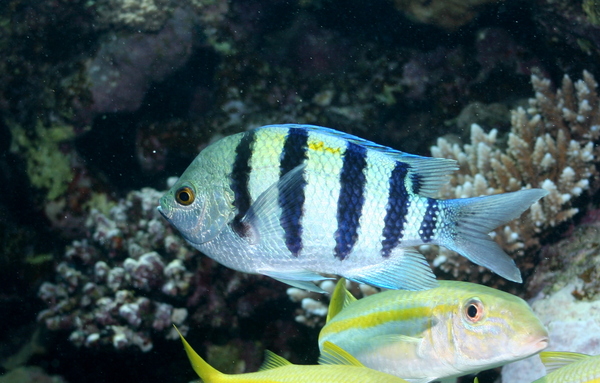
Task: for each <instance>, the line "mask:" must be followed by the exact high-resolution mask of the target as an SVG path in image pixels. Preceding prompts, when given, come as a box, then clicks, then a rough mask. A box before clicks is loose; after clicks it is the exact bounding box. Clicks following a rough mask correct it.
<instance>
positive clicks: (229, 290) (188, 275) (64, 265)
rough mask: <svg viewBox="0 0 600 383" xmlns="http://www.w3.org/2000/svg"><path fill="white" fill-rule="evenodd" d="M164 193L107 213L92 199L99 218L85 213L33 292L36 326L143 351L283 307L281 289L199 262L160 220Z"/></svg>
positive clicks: (81, 341) (94, 343)
mask: <svg viewBox="0 0 600 383" xmlns="http://www.w3.org/2000/svg"><path fill="white" fill-rule="evenodd" d="M163 194H164V193H163V192H159V191H156V190H154V189H150V188H145V189H142V190H138V191H133V192H130V193H129V194H128V195H127V197H126V198H125V199H121V200H119V201H118V202H117V203H116V204H115V205H112V207H110V206H111V204H107V203H106V201H104V200H102V199H98V200H97V201H99V203H100V205H99V207H101V208H103V209H105V212H104V213H103V212H101V211H100V210H98V209H92V210H91V212H90V213H89V215H88V218H87V221H86V224H85V226H86V231H87V235H85V236H84V237H83V238H80V239H77V240H74V241H72V242H71V244H70V246H68V247H67V249H66V251H65V252H64V254H63V255H62V257H61V260H60V262H59V263H58V265H57V266H56V277H55V280H54V281H47V282H44V283H43V284H42V285H41V286H40V288H39V291H38V296H39V298H41V299H42V300H43V301H44V302H45V303H46V304H47V306H48V308H47V309H46V310H44V311H42V312H40V313H39V315H38V320H39V321H41V322H43V323H44V324H45V325H46V326H47V327H48V328H49V329H51V330H68V331H70V332H71V333H70V336H69V339H70V340H71V341H72V342H73V343H74V344H76V345H78V346H85V347H107V346H112V347H114V348H115V349H123V348H128V347H137V348H139V349H140V350H141V351H148V350H150V349H151V348H152V347H153V343H154V342H153V340H154V339H157V338H167V339H175V332H174V330H173V328H172V324H173V323H175V324H177V326H178V327H179V329H180V330H182V331H185V332H187V330H188V328H189V326H190V325H191V324H192V323H193V324H195V325H196V326H194V327H195V328H204V329H207V330H210V331H214V330H215V329H224V330H226V331H231V332H235V331H238V330H239V328H240V326H242V325H243V323H244V321H248V322H252V321H259V319H257V318H256V316H260V315H262V314H261V310H263V309H264V306H265V305H267V306H268V305H270V304H272V302H273V301H274V300H285V298H284V294H285V293H284V291H283V289H282V285H281V283H280V282H277V281H275V280H272V279H270V278H267V277H262V276H253V275H249V274H242V273H238V272H236V271H233V270H231V269H227V268H225V267H224V266H221V265H218V264H216V263H215V262H214V261H212V260H211V259H209V258H206V257H202V256H200V255H199V254H198V253H197V252H196V250H194V249H193V248H192V247H191V246H190V245H188V244H187V242H185V240H184V239H183V238H182V237H181V236H180V235H179V234H177V233H174V231H173V229H172V227H171V226H170V225H169V224H168V223H167V222H166V221H165V220H164V219H163V218H162V216H160V214H159V213H158V210H157V209H156V204H157V201H158V199H159V198H160V197H161V196H162V195H163ZM107 208H109V210H108V211H107V212H106V209H107ZM290 320H291V318H290ZM265 326H268V324H266V323H265ZM282 343H285V342H282ZM259 354H260V353H258V354H256V355H254V354H253V355H252V357H258V355H259ZM247 357H248V360H247V361H248V362H249V363H251V364H252V365H254V362H256V361H254V360H250V359H249V358H250V356H247Z"/></svg>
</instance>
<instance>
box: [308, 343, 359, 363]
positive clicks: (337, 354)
mask: <svg viewBox="0 0 600 383" xmlns="http://www.w3.org/2000/svg"><path fill="white" fill-rule="evenodd" d="M319 364H324V365H327V364H330V365H344V366H355V367H365V366H364V365H363V364H362V363H361V362H359V361H358V360H357V359H356V358H355V357H353V356H352V355H350V354H349V353H348V352H347V351H346V350H344V349H343V348H341V347H339V346H337V345H335V344H333V343H331V342H329V341H327V342H325V343H323V350H322V351H321V355H320V356H319Z"/></svg>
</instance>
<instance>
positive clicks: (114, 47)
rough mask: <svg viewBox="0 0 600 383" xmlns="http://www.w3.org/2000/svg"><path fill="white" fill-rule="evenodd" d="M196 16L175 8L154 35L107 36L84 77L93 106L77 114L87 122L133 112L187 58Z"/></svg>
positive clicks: (90, 61) (115, 34) (192, 41)
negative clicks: (106, 115) (156, 85)
mask: <svg viewBox="0 0 600 383" xmlns="http://www.w3.org/2000/svg"><path fill="white" fill-rule="evenodd" d="M194 23H195V15H194V14H192V13H189V12H186V11H185V10H183V9H181V8H178V9H176V10H175V11H174V12H173V14H172V15H171V17H170V18H169V20H168V21H166V22H165V25H164V26H163V27H162V28H161V30H160V31H158V32H157V33H137V32H136V33H129V34H125V35H122V34H117V33H109V34H107V35H106V36H104V38H103V39H102V43H101V45H100V48H99V49H98V51H97V52H96V54H95V56H94V57H93V58H92V59H91V60H89V61H88V62H87V63H86V69H85V74H86V78H87V79H88V82H89V90H90V92H91V96H92V102H93V104H92V105H91V106H90V107H89V109H88V108H83V109H80V110H79V111H78V114H79V118H81V119H82V120H84V121H90V120H91V119H92V118H93V117H94V116H95V115H97V114H100V113H114V112H123V111H129V112H133V111H136V110H137V109H138V108H139V107H140V105H141V102H142V99H143V98H144V96H145V94H146V92H147V91H148V89H149V88H150V85H151V84H152V82H158V81H161V80H163V79H164V78H165V77H166V76H167V75H168V74H170V73H172V72H173V71H175V70H177V69H179V68H180V67H181V66H182V65H184V64H185V63H186V61H187V60H188V58H189V57H190V54H191V50H192V46H193V44H194V32H193V29H194Z"/></svg>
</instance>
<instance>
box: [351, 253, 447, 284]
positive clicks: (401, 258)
mask: <svg viewBox="0 0 600 383" xmlns="http://www.w3.org/2000/svg"><path fill="white" fill-rule="evenodd" d="M344 277H345V278H347V279H350V280H351V281H354V282H359V283H366V284H367V285H371V286H377V287H383V288H386V289H393V290H398V289H403V290H413V291H414V290H427V289H431V288H433V287H436V286H437V285H438V283H437V280H436V279H435V274H433V272H432V271H431V267H429V264H428V263H427V260H426V259H425V257H424V256H423V254H421V253H419V252H418V251H417V250H415V249H413V248H410V247H405V248H400V247H396V248H395V249H394V250H393V251H392V254H391V255H390V257H389V258H387V259H385V260H384V261H382V262H379V263H377V264H374V265H372V266H367V267H361V268H359V269H357V270H356V272H354V270H350V271H349V272H347V273H344Z"/></svg>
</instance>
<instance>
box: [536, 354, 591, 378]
mask: <svg viewBox="0 0 600 383" xmlns="http://www.w3.org/2000/svg"><path fill="white" fill-rule="evenodd" d="M589 357H590V356H589V355H586V354H580V353H578V352H566V351H544V352H540V359H541V360H542V363H543V364H544V367H546V372H547V373H551V372H552V371H554V370H558V369H559V368H561V367H564V366H566V365H568V364H571V363H575V362H579V361H580V360H583V359H587V358H589Z"/></svg>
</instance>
